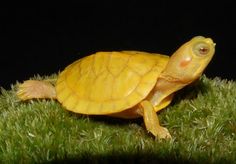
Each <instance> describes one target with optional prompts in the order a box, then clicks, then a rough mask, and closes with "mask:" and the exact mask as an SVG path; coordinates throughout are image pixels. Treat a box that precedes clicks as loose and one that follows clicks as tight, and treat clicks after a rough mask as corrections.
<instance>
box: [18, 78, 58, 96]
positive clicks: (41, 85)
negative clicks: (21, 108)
mask: <svg viewBox="0 0 236 164" xmlns="http://www.w3.org/2000/svg"><path fill="white" fill-rule="evenodd" d="M16 94H17V96H18V97H19V99H21V100H29V99H34V98H51V99H55V98H56V90H55V87H54V86H53V85H52V84H51V83H50V82H47V81H38V80H27V81H24V82H23V83H22V84H20V85H19V87H18V91H17V93H16Z"/></svg>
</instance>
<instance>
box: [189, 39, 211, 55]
mask: <svg viewBox="0 0 236 164" xmlns="http://www.w3.org/2000/svg"><path fill="white" fill-rule="evenodd" d="M209 51H210V47H209V45H208V44H206V43H204V42H200V43H197V44H195V45H194V46H193V52H194V53H195V54H196V55H198V56H205V55H207V54H208V52H209Z"/></svg>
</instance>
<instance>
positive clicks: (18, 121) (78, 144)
mask: <svg viewBox="0 0 236 164" xmlns="http://www.w3.org/2000/svg"><path fill="white" fill-rule="evenodd" d="M38 78H39V77H38ZM15 90H16V86H12V89H11V90H4V89H2V90H1V94H0V163H53V162H55V163H58V162H92V163H108V162H113V163H121V162H130V163H144V162H148V163H156V162H157V161H159V162H160V163H161V162H165V163H168V162H169V163H171V162H176V163H183V162H184V163H236V82H234V81H226V80H221V79H219V78H215V79H213V80H211V79H208V78H206V77H205V76H203V77H202V78H201V79H200V80H199V81H198V82H196V83H195V84H194V85H192V86H189V87H187V88H185V89H183V90H182V91H180V92H178V93H177V94H176V97H175V99H174V101H173V102H172V104H171V105H170V106H169V107H168V108H167V109H165V110H163V111H161V112H160V113H159V116H160V120H161V123H162V125H164V126H165V127H167V128H168V129H169V131H170V133H171V134H172V137H173V139H172V140H169V141H165V140H155V139H154V138H153V137H152V136H151V135H150V134H148V133H147V131H146V130H145V128H144V124H143V121H142V119H137V120H123V119H115V118H110V117H103V116H99V117H95V116H93V117H89V116H83V115H79V114H74V113H71V112H68V111H66V110H64V109H63V108H62V107H61V105H60V104H59V103H58V102H57V101H53V100H31V101H28V102H20V101H19V100H18V99H17V98H16V96H15Z"/></svg>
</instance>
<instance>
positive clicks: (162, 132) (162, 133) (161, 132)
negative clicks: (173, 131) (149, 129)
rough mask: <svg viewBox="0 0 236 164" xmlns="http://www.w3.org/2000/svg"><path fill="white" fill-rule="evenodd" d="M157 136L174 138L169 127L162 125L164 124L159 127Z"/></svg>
mask: <svg viewBox="0 0 236 164" xmlns="http://www.w3.org/2000/svg"><path fill="white" fill-rule="evenodd" d="M155 136H156V137H157V138H159V139H171V138H172V137H171V135H170V133H169V131H168V129H167V128H165V127H162V126H160V127H158V131H157V134H156V135H155Z"/></svg>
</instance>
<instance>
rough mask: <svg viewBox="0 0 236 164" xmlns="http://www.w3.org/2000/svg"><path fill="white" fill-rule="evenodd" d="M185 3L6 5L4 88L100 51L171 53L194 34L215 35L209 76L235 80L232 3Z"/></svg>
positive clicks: (164, 0)
mask: <svg viewBox="0 0 236 164" xmlns="http://www.w3.org/2000/svg"><path fill="white" fill-rule="evenodd" d="M186 2H187V1H186ZM186 2H182V1H178V2H177V1H176V2H174V1H172V0H162V1H156V2H155V3H150V2H149V3H148V2H147V3H146V2H144V3H138V2H136V1H127V2H126V3H123V4H122V3H119V4H117V3H115V2H105V1H104V2H103V1H99V2H96V3H92V2H88V1H87V2H86V3H81V2H80V3H74V4H63V3H61V4H58V3H59V2H58V3H57V4H53V5H52V4H50V5H49V4H34V5H32V6H30V7H27V5H26V6H25V7H20V6H18V7H17V5H14V6H13V5H12V4H10V5H8V6H5V7H2V9H1V11H0V14H1V36H0V40H1V47H2V48H1V54H0V62H1V64H0V75H1V76H0V86H3V87H4V88H9V87H10V84H12V83H15V82H16V81H17V80H18V81H22V80H25V79H28V78H29V77H32V76H33V75H35V74H40V75H50V74H52V73H56V72H58V71H59V70H62V69H63V68H64V67H65V66H66V65H68V64H69V63H71V62H73V61H74V60H76V59H78V58H81V57H83V56H86V55H88V54H91V53H94V52H96V51H112V50H116V51H118V50H140V51H149V52H159V53H163V54H167V55H171V54H172V53H173V52H174V51H175V50H176V49H177V48H178V47H179V46H180V45H181V44H183V43H184V42H186V41H188V40H189V39H191V38H192V37H193V36H196V35H203V36H206V37H211V38H213V40H214V41H215V42H216V44H217V45H216V54H215V56H214V59H213V60H212V62H211V63H210V65H209V66H208V68H207V70H206V71H205V74H206V75H207V76H208V77H215V76H219V77H222V78H227V79H235V78H236V73H235V70H236V66H235V65H236V64H235V63H236V62H235V57H234V56H235V53H236V46H235V37H236V35H235V34H236V32H235V31H236V25H235V23H236V18H235V14H236V10H235V9H234V8H233V6H234V5H233V3H230V2H226V1H225V2H224V1H220V2H219V1H216V0H215V1H212V2H211V1H207V2H206V1H189V2H188V3H186ZM21 6H23V5H21Z"/></svg>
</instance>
